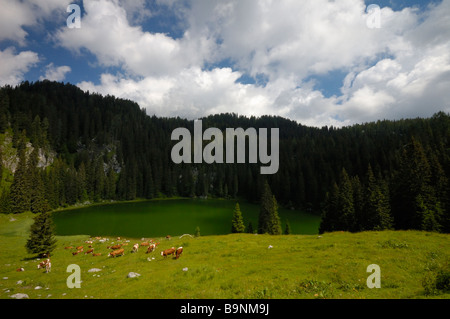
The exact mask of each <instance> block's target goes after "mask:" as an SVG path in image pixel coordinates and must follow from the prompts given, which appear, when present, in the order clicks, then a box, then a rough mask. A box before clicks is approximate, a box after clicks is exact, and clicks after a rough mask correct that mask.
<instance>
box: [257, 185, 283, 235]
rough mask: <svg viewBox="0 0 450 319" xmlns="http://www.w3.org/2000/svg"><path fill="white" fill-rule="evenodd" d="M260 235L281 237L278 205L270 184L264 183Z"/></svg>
mask: <svg viewBox="0 0 450 319" xmlns="http://www.w3.org/2000/svg"><path fill="white" fill-rule="evenodd" d="M258 233H259V234H266V233H267V234H270V235H281V222H280V217H279V216H278V205H277V201H276V199H275V196H273V195H272V191H271V190H270V186H269V183H268V182H267V181H265V182H264V185H263V191H262V196H261V207H260V212H259V220H258Z"/></svg>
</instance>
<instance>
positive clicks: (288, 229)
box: [284, 219, 291, 235]
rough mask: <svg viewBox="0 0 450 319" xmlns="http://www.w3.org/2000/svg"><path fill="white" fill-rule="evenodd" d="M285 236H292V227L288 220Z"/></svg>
mask: <svg viewBox="0 0 450 319" xmlns="http://www.w3.org/2000/svg"><path fill="white" fill-rule="evenodd" d="M284 234H285V235H290V234H291V225H290V224H289V221H288V220H287V219H286V228H285V229H284Z"/></svg>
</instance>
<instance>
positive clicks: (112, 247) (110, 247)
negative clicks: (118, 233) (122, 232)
mask: <svg viewBox="0 0 450 319" xmlns="http://www.w3.org/2000/svg"><path fill="white" fill-rule="evenodd" d="M120 247H122V245H120V244H119V245H114V246H109V247H107V248H109V249H114V250H115V249H119V248H120Z"/></svg>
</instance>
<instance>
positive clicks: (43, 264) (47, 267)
mask: <svg viewBox="0 0 450 319" xmlns="http://www.w3.org/2000/svg"><path fill="white" fill-rule="evenodd" d="M37 267H38V269H41V268H44V267H45V272H50V270H51V269H52V263H51V262H50V258H48V259H46V260H44V261H41V262H40V263H39V265H38V266H37Z"/></svg>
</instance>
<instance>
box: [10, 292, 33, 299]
mask: <svg viewBox="0 0 450 319" xmlns="http://www.w3.org/2000/svg"><path fill="white" fill-rule="evenodd" d="M11 298H15V299H28V298H29V297H28V295H27V294H21V293H17V294H14V295H12V296H11Z"/></svg>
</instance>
